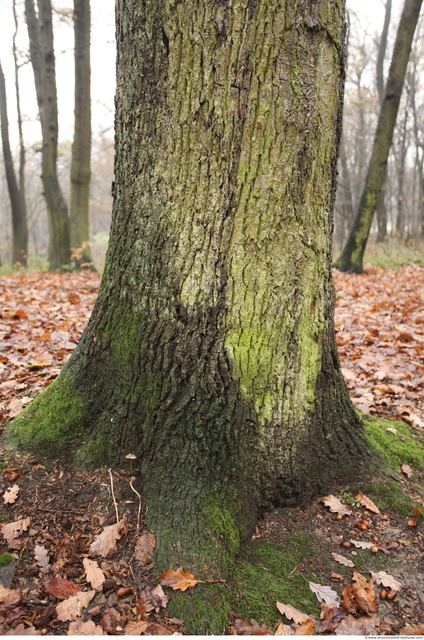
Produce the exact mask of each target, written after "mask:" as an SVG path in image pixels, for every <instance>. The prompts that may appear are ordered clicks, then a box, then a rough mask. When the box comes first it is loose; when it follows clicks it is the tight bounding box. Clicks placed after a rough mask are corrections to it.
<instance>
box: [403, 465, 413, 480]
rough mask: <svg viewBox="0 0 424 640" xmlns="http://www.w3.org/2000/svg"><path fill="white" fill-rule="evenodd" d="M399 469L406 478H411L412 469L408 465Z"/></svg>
mask: <svg viewBox="0 0 424 640" xmlns="http://www.w3.org/2000/svg"><path fill="white" fill-rule="evenodd" d="M401 469H402V473H404V474H405V475H406V477H407V478H411V477H412V469H411V467H410V466H409V464H403V465H402V467H401Z"/></svg>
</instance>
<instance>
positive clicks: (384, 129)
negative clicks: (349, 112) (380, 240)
mask: <svg viewBox="0 0 424 640" xmlns="http://www.w3.org/2000/svg"><path fill="white" fill-rule="evenodd" d="M421 5H422V0H405V4H404V7H403V11H402V16H401V19H400V22H399V27H398V31H397V35H396V42H395V46H394V50H393V56H392V62H391V65H390V70H389V77H388V80H387V83H386V92H385V96H384V100H383V103H382V105H381V109H380V115H379V119H378V125H377V131H376V134H375V140H374V145H373V150H372V155H371V159H370V162H369V165H368V172H367V177H366V181H365V185H364V189H363V192H362V196H361V200H360V203H359V207H358V210H357V213H356V216H355V220H354V223H353V226H352V229H351V231H350V234H349V237H348V239H347V242H346V244H345V246H344V249H343V251H342V253H341V255H340V257H339V259H338V261H337V267H338V268H339V269H340V271H349V272H354V273H362V271H363V266H362V262H363V256H364V252H365V247H366V244H367V240H368V235H369V232H370V229H371V223H372V220H373V216H374V211H375V208H376V206H377V202H378V198H379V196H380V192H381V188H382V186H383V182H384V176H385V172H386V165H387V158H388V155H389V151H390V146H391V144H392V140H393V132H394V128H395V124H396V117H397V113H398V109H399V103H400V97H401V93H402V88H403V84H404V80H405V74H406V68H407V64H408V60H409V55H410V52H411V46H412V40H413V37H414V32H415V27H416V25H417V22H418V16H419V13H420V10H421Z"/></svg>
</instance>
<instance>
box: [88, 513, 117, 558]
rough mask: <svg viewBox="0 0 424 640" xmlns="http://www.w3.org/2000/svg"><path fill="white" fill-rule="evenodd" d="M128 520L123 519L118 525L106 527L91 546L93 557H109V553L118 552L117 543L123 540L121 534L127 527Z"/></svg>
mask: <svg viewBox="0 0 424 640" xmlns="http://www.w3.org/2000/svg"><path fill="white" fill-rule="evenodd" d="M125 522H126V518H125V517H124V518H122V520H120V521H119V522H117V523H116V524H111V525H110V526H109V527H105V528H104V529H103V531H102V533H100V534H99V535H98V536H96V538H95V540H94V542H92V543H91V545H90V549H89V551H90V553H91V554H92V555H93V556H103V557H105V556H107V555H109V553H113V552H114V551H116V541H117V540H119V539H120V538H121V534H120V532H121V531H122V529H123V527H124V526H125Z"/></svg>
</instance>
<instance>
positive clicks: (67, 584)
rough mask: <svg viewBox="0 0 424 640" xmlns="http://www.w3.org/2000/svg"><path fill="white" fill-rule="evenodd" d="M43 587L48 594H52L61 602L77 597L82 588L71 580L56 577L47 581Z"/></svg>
mask: <svg viewBox="0 0 424 640" xmlns="http://www.w3.org/2000/svg"><path fill="white" fill-rule="evenodd" d="M43 586H44V588H45V590H46V591H47V593H50V594H51V595H52V596H54V597H55V598H58V599H59V600H65V599H66V598H69V596H75V595H76V594H77V593H79V592H80V591H81V587H79V586H78V585H77V584H75V583H74V582H71V581H70V580H66V579H65V578H61V577H60V576H55V577H54V578H51V579H50V580H47V581H46V582H44V585H43Z"/></svg>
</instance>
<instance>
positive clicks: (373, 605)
mask: <svg viewBox="0 0 424 640" xmlns="http://www.w3.org/2000/svg"><path fill="white" fill-rule="evenodd" d="M342 595H343V600H344V604H345V607H346V609H348V610H349V611H350V612H351V613H356V612H358V611H363V612H364V613H367V614H368V615H371V614H373V613H376V612H377V610H378V603H377V601H376V595H375V591H374V584H373V581H372V579H370V580H369V581H367V579H366V578H365V577H364V576H363V575H362V574H360V573H358V572H357V571H354V572H353V584H351V585H350V584H347V585H345V587H344V589H343V592H342Z"/></svg>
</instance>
